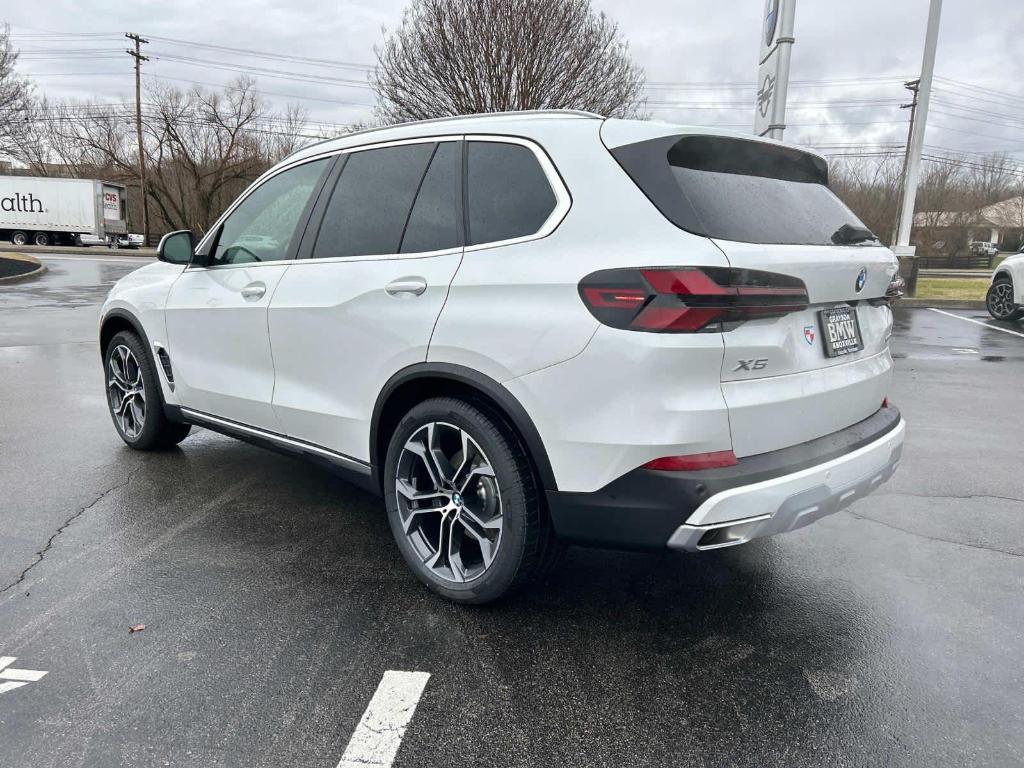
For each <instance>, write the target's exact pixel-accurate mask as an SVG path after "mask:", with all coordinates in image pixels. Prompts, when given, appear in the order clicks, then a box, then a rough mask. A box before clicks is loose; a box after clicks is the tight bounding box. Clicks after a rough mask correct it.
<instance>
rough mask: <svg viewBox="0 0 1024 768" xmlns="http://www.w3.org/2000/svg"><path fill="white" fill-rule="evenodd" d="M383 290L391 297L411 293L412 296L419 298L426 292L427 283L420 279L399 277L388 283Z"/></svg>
mask: <svg viewBox="0 0 1024 768" xmlns="http://www.w3.org/2000/svg"><path fill="white" fill-rule="evenodd" d="M384 290H385V291H387V292H388V294H389V295H391V296H398V295H399V294H402V293H411V294H412V295H413V296H419V295H420V294H421V293H423V292H424V291H425V290H427V281H426V280H424V279H423V278H422V277H400V278H398V279H397V280H392V281H391V282H390V283H388V284H387V285H386V286H385V288H384Z"/></svg>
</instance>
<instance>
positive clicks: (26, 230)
mask: <svg viewBox="0 0 1024 768" xmlns="http://www.w3.org/2000/svg"><path fill="white" fill-rule="evenodd" d="M127 192H128V190H127V188H126V187H125V186H124V185H122V184H114V183H112V182H109V181H99V180H97V179H60V178H45V177H36V176H0V239H4V240H8V241H9V242H11V243H14V245H29V244H35V245H57V244H61V245H74V244H77V243H80V242H81V241H82V240H86V241H92V242H94V243H95V242H97V238H98V239H99V240H102V241H103V242H106V243H109V244H116V243H117V239H118V237H119V236H125V235H127V233H128V226H127V223H126V221H125V218H126V210H127V200H128V197H127Z"/></svg>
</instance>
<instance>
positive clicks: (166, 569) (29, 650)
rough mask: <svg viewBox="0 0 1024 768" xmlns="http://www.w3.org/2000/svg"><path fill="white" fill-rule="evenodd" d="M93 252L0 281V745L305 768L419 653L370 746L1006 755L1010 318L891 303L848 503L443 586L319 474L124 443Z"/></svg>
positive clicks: (428, 759)
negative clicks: (434, 585)
mask: <svg viewBox="0 0 1024 768" xmlns="http://www.w3.org/2000/svg"><path fill="white" fill-rule="evenodd" d="M87 258H88V260H86V259H87ZM122 261H126V260H125V259H114V258H111V259H105V258H101V257H100V256H97V257H95V259H94V258H93V257H71V256H66V257H61V258H51V259H48V260H47V265H48V267H49V272H48V273H47V274H46V275H44V276H43V277H42V278H40V279H39V280H38V281H36V282H33V283H28V284H23V285H17V286H10V287H6V288H0V403H2V405H3V407H2V409H0V456H2V461H0V489H2V497H0V530H2V531H3V539H2V542H3V544H2V547H0V657H4V656H6V657H14V658H15V659H16V661H9V662H7V666H8V669H9V670H15V669H17V670H20V671H18V672H16V674H15V677H17V676H18V675H21V677H22V678H23V677H25V675H24V674H23V673H24V671H26V670H27V671H35V672H36V673H37V674H36V675H34V677H37V678H38V679H35V680H32V681H28V682H25V681H24V680H22V683H23V684H21V685H20V687H17V688H16V689H11V690H7V691H6V692H0V764H2V765H11V766H18V767H19V768H35V767H36V766H39V767H43V766H62V767H63V766H90V767H92V766H115V765H125V766H167V765H189V766H193V765H194V766H207V765H217V766H235V765H238V766H241V765H245V766H322V767H323V768H333V766H336V765H338V762H339V760H340V759H341V757H342V754H343V753H345V750H346V746H347V745H349V743H350V740H353V733H354V732H355V731H356V729H357V726H358V724H359V722H360V718H362V717H363V713H364V711H365V710H366V709H367V707H368V705H370V702H371V699H374V701H377V698H376V697H375V696H374V692H375V691H376V690H377V687H378V684H380V683H381V680H382V677H383V676H384V675H385V673H387V672H389V671H397V672H424V673H429V674H430V678H429V680H427V682H426V684H425V687H423V688H422V697H421V698H420V699H419V703H418V706H416V707H415V714H414V715H413V716H412V719H411V722H410V723H409V725H408V730H407V731H406V732H405V736H404V739H402V740H401V746H400V749H399V750H398V754H397V758H396V760H395V765H396V766H400V767H405V766H414V765H430V766H434V765H437V766H441V765H494V766H548V765H558V766H662V765H666V766H668V765H671V766H690V765H693V766H704V765H706V766H719V765H726V764H728V765H737V766H766V765H786V766H821V765H846V766H878V765H895V766H920V765H963V764H971V765H977V766H1007V765H1015V764H1021V763H1022V762H1024V699H1022V696H1021V691H1022V690H1024V672H1022V670H1024V665H1022V664H1021V659H1022V658H1024V601H1022V599H1021V595H1022V594H1024V558H1022V555H1024V534H1022V530H1024V529H1022V521H1024V475H1022V473H1021V470H1020V468H1021V467H1022V466H1024V440H1022V435H1021V425H1022V424H1024V397H1022V394H1021V393H1022V388H1021V382H1022V380H1024V335H1022V334H1024V326H1022V325H1021V324H1018V325H1016V326H1004V327H1003V329H1001V330H1000V329H997V328H995V327H993V325H992V324H990V323H989V321H988V318H987V316H985V315H984V314H983V313H977V312H967V311H956V312H952V313H950V314H941V313H939V312H934V311H930V310H927V309H914V310H900V311H898V313H897V325H896V331H895V337H894V341H893V349H894V353H895V357H896V358H897V361H896V362H897V373H896V379H895V384H894V387H893V391H892V395H891V400H892V401H893V402H895V403H896V404H898V405H899V407H900V408H901V409H902V410H903V412H904V414H905V416H906V418H907V420H908V423H909V431H908V438H907V446H906V449H905V452H904V460H903V463H902V465H901V467H900V469H899V471H898V472H897V474H896V476H895V478H894V479H893V480H892V481H891V482H890V483H889V484H888V485H886V486H885V487H883V488H882V489H881V490H880V491H878V492H877V493H875V494H874V495H873V496H870V497H869V498H867V499H864V500H861V501H859V502H857V503H856V504H855V505H854V506H853V507H851V508H850V509H849V510H847V511H844V512H841V513H839V514H837V515H834V516H833V517H830V518H827V519H825V520H823V521H821V522H819V523H817V524H815V525H813V526H810V527H808V528H805V529H802V530H800V531H797V532H794V533H792V534H788V535H785V536H780V537H776V538H773V539H768V540H764V541H759V542H754V543H752V544H749V545H746V546H744V547H738V548H735V549H729V550H724V551H720V552H711V553H704V554H701V555H697V556H693V555H691V556H683V555H676V554H670V553H665V554H663V555H648V554H636V553H622V552H608V551H597V550H585V549H573V550H571V551H570V554H569V557H568V559H567V562H566V564H565V566H564V567H563V568H562V569H561V570H560V571H559V572H558V573H557V574H556V575H555V576H554V577H553V578H552V579H551V580H550V581H549V582H548V583H546V584H544V585H543V586H542V587H540V588H537V589H534V590H532V591H529V592H526V593H524V594H521V595H519V596H517V597H515V598H513V599H511V600H509V601H506V602H504V603H501V604H498V605H496V606H491V607H486V608H472V609H470V608H460V607H455V606H453V605H450V604H447V603H445V602H443V601H441V600H439V599H438V598H436V597H434V596H433V595H432V594H430V593H428V592H427V591H426V590H425V589H424V588H422V587H421V586H420V585H419V583H418V582H417V581H416V580H415V578H414V577H413V576H412V575H411V574H410V573H409V572H408V571H407V569H406V568H405V566H404V564H403V563H402V561H401V558H400V556H399V555H398V553H397V551H396V549H395V547H394V546H393V544H392V542H391V538H390V533H389V531H388V528H387V525H386V522H385V520H384V517H383V515H382V514H381V509H380V505H379V503H378V502H377V501H376V500H375V499H373V498H372V497H370V496H368V495H366V494H364V493H362V492H360V491H358V490H356V489H354V488H352V487H350V486H348V485H346V484H344V483H343V482H341V481H340V480H338V479H336V478H335V477H333V476H331V475H330V474H328V473H326V472H325V471H323V470H320V469H318V468H316V467H312V466H309V465H305V464H302V463H299V462H298V461H296V460H294V459H291V458H287V457H283V456H279V455H276V454H273V453H269V452H265V451H262V450H260V449H258V448H255V447H252V446H248V445H245V444H243V443H239V442H235V441H232V440H230V439H228V438H225V437H222V436H219V435H215V434H212V433H209V432H205V431H200V430H196V431H194V433H193V435H192V436H190V437H189V438H188V439H187V440H186V441H185V442H184V443H183V444H182V446H181V450H178V451H174V452H172V453H165V454H138V453H133V452H131V451H130V450H128V449H127V448H125V447H124V446H123V445H122V443H121V442H120V440H119V439H118V438H117V436H116V434H115V433H114V430H113V428H112V426H111V424H110V419H109V416H108V415H107V412H106V410H105V404H104V394H103V381H102V371H101V367H100V363H99V350H98V348H97V345H96V341H95V337H96V320H97V317H98V309H99V304H100V302H101V301H102V298H103V296H104V294H105V293H106V291H107V290H108V288H109V286H110V284H111V283H112V282H113V281H114V280H116V279H117V278H118V277H120V276H121V275H124V274H126V273H127V272H129V271H130V270H132V269H134V268H136V264H135V263H133V262H129V263H120V262H122ZM972 320H973V321H974V322H971V321H972ZM1007 331H1012V333H1011V332H1007ZM138 624H144V625H145V630H143V631H140V632H136V633H129V627H130V626H132V625H138ZM3 666H4V659H2V658H0V667H3ZM41 672H46V675H45V676H43V677H41V678H39V676H38V673H41ZM3 679H4V678H3V672H2V671H0V690H2V686H3V683H2V680H3ZM417 679H418V680H420V681H421V682H422V680H423V679H425V678H417ZM403 711H404V712H405V713H406V714H407V715H408V714H410V713H411V711H412V710H411V709H410V708H406V709H405V710H403ZM364 731H365V726H364ZM371 731H372V729H371ZM389 733H391V735H392V736H394V735H395V734H396V733H398V731H394V732H393V733H392V732H389ZM364 735H365V734H364ZM370 735H371V736H373V735H374V734H373V733H372V732H371V734H370ZM377 735H380V734H377ZM385 735H387V734H385ZM396 738H397V737H396ZM353 741H357V739H356V740H353ZM396 745H397V741H396ZM349 748H350V750H351V749H352V747H349ZM350 754H351V753H350ZM346 764H347V765H354V764H356V763H355V762H352V761H349V762H348V763H346Z"/></svg>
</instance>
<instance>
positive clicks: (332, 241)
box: [313, 143, 436, 259]
mask: <svg viewBox="0 0 1024 768" xmlns="http://www.w3.org/2000/svg"><path fill="white" fill-rule="evenodd" d="M435 146H436V145H435V144H431V143H423V144H403V145H400V146H397V147H385V148H382V149H369V150H364V151H362V152H353V153H351V154H350V155H349V156H348V158H347V160H346V162H345V167H344V168H343V169H342V172H341V177H340V178H339V179H338V183H337V184H336V185H335V187H334V192H333V193H332V194H331V199H330V202H329V203H328V205H327V210H326V211H325V213H324V218H323V221H322V223H321V225H320V232H319V234H318V236H317V240H316V245H315V246H314V248H313V258H315V259H316V258H327V257H330V256H378V255H382V254H393V253H398V249H399V247H400V245H401V242H402V233H403V232H404V231H405V224H406V221H407V220H408V219H409V213H410V211H411V209H412V204H413V200H414V199H415V197H416V191H417V190H418V189H419V185H420V181H421V180H422V179H423V174H424V172H425V171H426V170H427V163H429V162H430V158H431V156H432V155H433V153H434V147H435Z"/></svg>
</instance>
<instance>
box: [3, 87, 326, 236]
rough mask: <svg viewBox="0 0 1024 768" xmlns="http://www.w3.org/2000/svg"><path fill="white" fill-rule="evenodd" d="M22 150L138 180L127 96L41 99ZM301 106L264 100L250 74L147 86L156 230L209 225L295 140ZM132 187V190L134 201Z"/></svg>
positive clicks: (67, 169)
mask: <svg viewBox="0 0 1024 768" xmlns="http://www.w3.org/2000/svg"><path fill="white" fill-rule="evenodd" d="M33 114H34V117H35V121H34V125H35V126H36V131H35V132H34V133H33V134H32V136H31V138H32V140H31V141H26V142H24V143H23V145H22V147H21V148H20V154H19V159H20V160H21V161H22V162H23V163H25V164H26V165H28V166H29V167H30V168H31V169H33V171H34V172H37V173H46V172H48V171H51V170H52V169H53V168H54V166H55V165H56V166H57V167H59V168H60V169H61V172H63V173H66V174H69V175H72V174H73V175H103V176H104V177H105V178H109V179H110V180H112V181H122V182H124V183H126V184H128V185H129V186H131V187H133V188H134V187H135V185H136V179H137V176H138V174H137V166H136V163H137V158H138V151H137V148H136V138H135V131H134V123H133V120H132V115H133V113H132V112H131V109H130V107H129V106H128V105H125V104H101V103H63V104H46V103H45V102H41V103H40V104H39V105H37V106H36V107H35V108H34V112H33ZM305 122H306V113H305V111H304V110H303V109H302V108H300V107H295V106H291V107H288V108H287V109H286V110H285V111H284V112H282V113H275V112H273V111H271V110H270V109H269V107H268V106H267V105H266V103H265V102H264V101H263V99H262V98H261V97H260V96H259V94H258V93H257V91H256V89H255V83H254V81H253V80H251V79H248V78H241V79H240V80H238V81H236V82H234V83H232V84H230V85H228V86H226V87H225V88H224V90H223V91H213V90H206V89H203V88H200V87H198V86H196V87H193V88H191V89H189V90H180V89H177V88H166V87H157V88H154V89H151V90H149V91H148V92H147V94H146V106H145V110H144V114H143V143H144V149H145V154H146V166H147V169H148V174H147V176H148V179H147V181H148V183H147V187H148V193H149V199H150V201H151V204H152V208H153V210H154V211H155V213H156V216H157V225H158V228H160V229H184V228H189V229H195V230H198V231H200V232H203V231H205V230H206V228H207V227H209V226H210V225H211V224H212V223H213V221H214V219H216V217H217V215H218V214H219V213H220V212H221V211H222V210H223V209H224V208H225V207H226V206H227V205H228V203H230V202H231V200H232V199H234V197H235V196H237V195H238V193H239V192H240V191H241V190H242V189H244V188H245V186H247V185H248V184H249V183H250V182H251V181H252V180H254V179H255V178H256V177H257V176H259V175H260V174H261V173H262V172H263V171H265V170H266V169H267V168H268V167H270V166H271V165H273V164H274V163H275V162H277V161H278V160H280V159H281V158H282V157H284V156H285V155H288V154H290V153H291V152H293V151H294V150H295V149H297V148H298V147H299V146H300V145H301V144H302V143H304V142H305V141H308V140H309V139H312V138H316V136H315V135H313V134H306V133H305V132H304V127H305ZM136 198H137V195H131V196H129V199H130V200H132V203H133V207H134V206H135V205H136V204H137V200H136Z"/></svg>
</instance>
